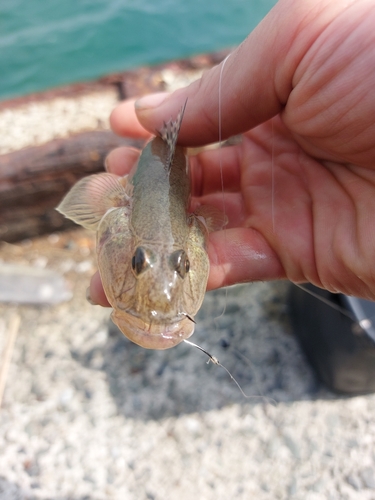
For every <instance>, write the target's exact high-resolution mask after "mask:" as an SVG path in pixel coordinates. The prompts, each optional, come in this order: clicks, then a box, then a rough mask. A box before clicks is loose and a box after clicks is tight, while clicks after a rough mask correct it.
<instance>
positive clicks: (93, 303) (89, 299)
mask: <svg viewBox="0 0 375 500" xmlns="http://www.w3.org/2000/svg"><path fill="white" fill-rule="evenodd" d="M86 300H87V302H89V304H91V305H92V306H97V305H98V304H97V303H96V302H94V301H93V300H92V298H91V294H90V287H88V288H87V290H86Z"/></svg>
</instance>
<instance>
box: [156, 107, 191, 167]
mask: <svg viewBox="0 0 375 500" xmlns="http://www.w3.org/2000/svg"><path fill="white" fill-rule="evenodd" d="M186 103H187V99H186V101H185V104H184V105H183V106H182V108H181V110H180V112H179V113H178V115H177V118H176V119H175V120H172V118H171V119H170V120H169V121H167V123H165V122H164V124H163V127H162V129H161V130H160V131H158V135H159V136H160V137H161V139H163V141H164V142H165V143H166V144H167V147H168V149H167V151H168V152H167V159H166V165H165V168H166V169H167V170H168V172H169V171H170V169H171V166H172V163H173V157H174V152H175V149H176V144H177V139H178V134H179V132H180V128H181V123H182V119H183V117H184V112H185V108H186Z"/></svg>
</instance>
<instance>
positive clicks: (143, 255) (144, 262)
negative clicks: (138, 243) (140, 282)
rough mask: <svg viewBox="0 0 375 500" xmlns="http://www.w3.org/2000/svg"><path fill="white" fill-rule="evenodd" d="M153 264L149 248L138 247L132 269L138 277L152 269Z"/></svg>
mask: <svg viewBox="0 0 375 500" xmlns="http://www.w3.org/2000/svg"><path fill="white" fill-rule="evenodd" d="M152 262H153V259H152V253H151V252H150V250H147V248H143V247H137V248H136V250H135V252H134V255H133V257H132V269H133V271H134V274H135V275H136V276H138V275H139V274H141V273H143V272H144V271H146V269H148V268H149V267H151V265H152Z"/></svg>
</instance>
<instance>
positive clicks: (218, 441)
mask: <svg viewBox="0 0 375 500" xmlns="http://www.w3.org/2000/svg"><path fill="white" fill-rule="evenodd" d="M0 256H1V259H2V260H3V262H7V263H15V264H24V265H25V264H29V265H33V266H36V267H38V266H39V267H44V268H48V269H51V270H53V271H55V272H59V273H61V274H62V275H63V276H64V277H65V279H66V280H67V282H68V284H69V285H70V287H71V290H72V292H73V298H72V300H70V301H69V302H66V303H63V304H60V305H57V306H53V307H48V308H42V307H31V306H16V305H1V306H0V310H1V315H0V316H1V321H0V353H1V352H2V349H3V346H4V343H5V339H6V336H7V325H8V321H9V318H10V316H11V314H13V312H14V311H16V312H17V313H18V314H19V315H20V316H21V328H20V332H19V335H18V338H17V341H16V346H15V350H14V353H13V358H12V363H11V366H10V370H9V373H8V377H7V385H6V390H5V396H4V401H3V406H2V408H1V409H0V499H1V500H16V499H33V500H41V499H51V500H52V499H59V500H60V499H61V500H68V499H69V500H83V499H88V500H91V499H93V500H105V499H116V500H123V499H129V500H143V499H145V500H149V499H155V500H159V499H160V500H161V499H163V500H165V499H175V498H179V499H181V500H185V499H186V500H191V499H196V498H199V499H204V500H211V499H212V500H214V499H215V500H217V499H219V500H220V499H249V498H256V499H259V500H266V499H267V500H268V499H270V500H271V499H301V500H327V499H329V500H331V499H332V500H336V499H337V500H338V499H340V500H341V499H358V500H359V499H361V500H370V499H371V500H372V499H375V475H374V460H375V452H374V449H375V448H374V436H375V433H374V431H375V423H374V419H373V413H374V409H375V399H374V396H372V395H370V396H361V397H354V398H340V397H337V396H334V395H333V394H331V393H330V392H328V391H327V390H325V389H324V388H323V387H322V386H321V385H320V384H319V383H318V382H317V380H316V379H315V377H314V375H313V373H312V372H311V370H310V368H309V367H308V366H307V364H306V362H305V360H304V358H303V356H302V354H301V352H300V349H299V347H298V345H297V342H296V340H295V338H294V337H293V336H292V334H291V330H290V325H289V320H288V316H287V310H286V293H287V289H288V284H287V283H283V282H279V283H256V284H249V285H242V286H237V287H233V288H229V289H228V290H227V291H225V290H220V291H216V292H209V293H207V295H206V299H205V301H204V304H203V307H202V309H201V311H200V312H199V314H198V316H197V328H196V333H195V334H194V336H193V337H192V340H193V341H195V342H197V343H199V344H200V345H201V346H203V347H204V348H205V349H207V350H208V351H209V352H210V353H212V354H213V355H214V356H216V357H217V358H218V359H219V361H220V362H221V363H222V364H223V365H225V366H226V367H227V368H228V369H229V370H230V371H231V373H232V374H233V376H234V377H235V378H236V380H237V381H238V382H239V384H240V385H241V387H242V389H243V391H244V392H245V394H246V395H247V397H244V396H243V395H242V394H241V392H240V391H239V389H238V388H237V386H236V385H235V384H234V383H233V382H232V381H231V379H230V378H229V376H228V375H227V373H226V372H225V371H224V370H223V369H222V368H220V367H217V366H215V365H213V364H212V363H207V358H206V357H205V355H204V354H202V353H201V352H199V351H197V350H195V349H194V348H192V347H190V346H188V345H185V344H182V345H179V346H177V347H175V348H173V349H170V350H167V351H149V350H145V349H142V348H140V347H138V346H136V345H134V344H132V343H131V342H129V341H128V340H127V339H126V338H125V337H123V336H122V335H121V334H120V333H119V332H118V330H117V329H116V328H115V327H114V326H113V325H112V323H111V322H110V320H109V311H108V310H105V309H103V308H100V307H98V306H96V307H95V306H91V305H90V304H88V303H87V302H86V300H85V288H86V287H87V285H88V282H89V278H90V276H91V274H92V273H93V271H94V269H95V257H94V240H93V236H92V235H91V234H90V233H88V232H86V231H84V230H77V231H71V232H69V233H65V234H61V235H59V234H53V235H50V236H49V237H46V238H39V239H35V240H32V241H25V242H22V243H20V244H18V245H9V244H4V245H3V246H2V247H1V253H0ZM224 307H225V312H224V313H223V310H224Z"/></svg>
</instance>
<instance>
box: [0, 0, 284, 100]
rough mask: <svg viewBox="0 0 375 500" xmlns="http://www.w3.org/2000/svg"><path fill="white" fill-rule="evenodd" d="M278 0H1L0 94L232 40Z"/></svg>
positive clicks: (156, 60) (226, 44)
mask: <svg viewBox="0 0 375 500" xmlns="http://www.w3.org/2000/svg"><path fill="white" fill-rule="evenodd" d="M274 3H275V0H229V1H228V0H227V1H225V0H0V75H1V78H0V98H4V97H9V96H15V95H22V94H25V93H29V92H34V91H38V90H43V89H45V88H48V87H53V86H57V85H61V84H64V83H70V82H76V81H80V80H87V79H91V78H96V77H99V76H101V75H104V74H106V73H109V72H115V71H121V70H124V69H129V68H134V67H137V66H140V65H143V64H153V63H159V62H162V61H167V60H171V59H176V58H181V57H186V56H190V55H193V54H198V53H202V52H208V51H213V50H218V49H221V48H226V47H229V46H233V45H236V44H238V43H239V42H241V41H242V40H243V39H244V38H245V37H246V35H247V34H248V33H249V32H250V31H251V30H252V29H253V28H254V27H255V26H256V24H258V22H259V21H260V20H261V19H262V17H264V15H265V14H266V13H267V12H268V11H269V10H270V9H271V7H272V6H273V4H274Z"/></svg>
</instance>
